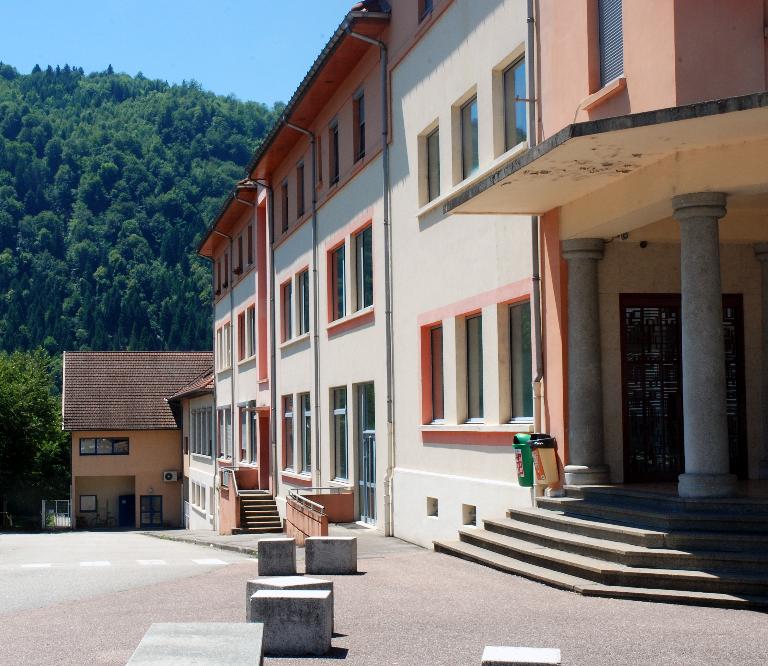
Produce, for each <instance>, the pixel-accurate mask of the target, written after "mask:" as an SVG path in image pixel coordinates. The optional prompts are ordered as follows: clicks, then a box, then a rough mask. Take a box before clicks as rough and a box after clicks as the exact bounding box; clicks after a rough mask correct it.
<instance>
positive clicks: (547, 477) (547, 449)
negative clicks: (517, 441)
mask: <svg viewBox="0 0 768 666" xmlns="http://www.w3.org/2000/svg"><path fill="white" fill-rule="evenodd" d="M529 445H530V447H531V456H532V457H533V475H534V478H535V482H536V485H537V486H550V485H552V484H554V483H557V482H558V481H559V480H560V472H559V471H558V466H557V453H556V451H557V443H556V442H555V438H554V437H552V436H551V435H547V434H545V433H534V434H533V435H531V439H530V442H529Z"/></svg>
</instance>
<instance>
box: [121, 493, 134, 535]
mask: <svg viewBox="0 0 768 666" xmlns="http://www.w3.org/2000/svg"><path fill="white" fill-rule="evenodd" d="M117 524H118V526H119V527H136V495H120V497H119V498H118V510H117Z"/></svg>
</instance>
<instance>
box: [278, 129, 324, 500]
mask: <svg viewBox="0 0 768 666" xmlns="http://www.w3.org/2000/svg"><path fill="white" fill-rule="evenodd" d="M283 122H284V123H285V126H286V127H290V128H291V129H292V130H295V131H296V132H300V133H301V134H304V135H306V136H307V137H308V138H309V145H310V147H311V152H310V154H311V155H312V158H311V159H312V292H313V293H312V348H313V350H314V357H313V358H314V362H315V368H314V370H315V372H314V374H315V410H314V412H315V413H314V416H315V419H314V421H315V466H314V470H313V471H314V473H315V485H316V486H317V487H318V488H319V487H320V486H322V485H323V482H322V473H321V465H320V450H321V449H320V345H319V343H320V315H319V310H320V293H319V278H318V274H317V155H316V154H315V153H316V150H317V144H316V142H315V135H314V133H313V132H311V131H310V130H308V129H306V128H304V127H299V126H298V125H294V124H293V123H291V122H289V121H288V120H284V121H283ZM294 409H295V410H297V409H298V405H295V406H294ZM294 413H296V412H295V411H294Z"/></svg>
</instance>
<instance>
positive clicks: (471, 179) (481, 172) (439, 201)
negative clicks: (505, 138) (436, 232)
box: [416, 141, 528, 219]
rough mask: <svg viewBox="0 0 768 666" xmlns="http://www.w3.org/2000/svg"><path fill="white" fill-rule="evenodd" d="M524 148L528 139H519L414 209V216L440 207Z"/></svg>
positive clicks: (423, 214)
mask: <svg viewBox="0 0 768 666" xmlns="http://www.w3.org/2000/svg"><path fill="white" fill-rule="evenodd" d="M526 150H528V141H521V142H520V143H518V144H517V145H516V146H513V147H512V148H510V149H509V150H507V151H506V152H504V153H502V154H501V155H499V156H498V157H497V158H496V159H494V160H493V161H492V162H489V163H488V164H486V165H485V166H484V167H482V168H479V169H478V170H477V171H475V172H474V173H473V174H472V175H471V176H468V177H467V178H465V179H464V180H462V181H460V182H458V183H456V184H455V185H454V186H453V187H452V188H451V189H449V190H448V191H447V192H441V193H440V195H439V196H437V197H435V198H434V199H432V201H430V202H428V203H426V204H424V205H423V206H422V207H421V208H419V209H418V210H417V211H416V217H417V218H418V219H421V218H422V217H424V216H425V215H427V214H428V213H431V212H432V211H434V210H435V209H437V208H442V207H443V204H445V203H446V202H447V201H448V200H449V199H452V198H453V197H455V196H456V195H457V194H459V193H460V192H463V191H464V190H466V189H468V188H470V187H472V185H474V184H475V183H477V182H479V181H481V180H483V179H484V178H485V177H486V176H488V175H489V174H490V173H492V172H493V171H495V170H496V169H497V167H499V166H500V165H501V164H504V163H505V162H508V161H509V160H511V159H514V158H515V157H517V156H518V155H522V154H523V153H524V152H525V151H526Z"/></svg>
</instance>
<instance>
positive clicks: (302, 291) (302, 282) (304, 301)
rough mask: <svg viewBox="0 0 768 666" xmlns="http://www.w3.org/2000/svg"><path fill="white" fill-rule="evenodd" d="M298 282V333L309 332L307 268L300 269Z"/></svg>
mask: <svg viewBox="0 0 768 666" xmlns="http://www.w3.org/2000/svg"><path fill="white" fill-rule="evenodd" d="M298 282H299V293H298V299H299V304H298V305H299V335H303V334H304V333H309V270H306V271H302V272H301V273H299V276H298Z"/></svg>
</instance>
